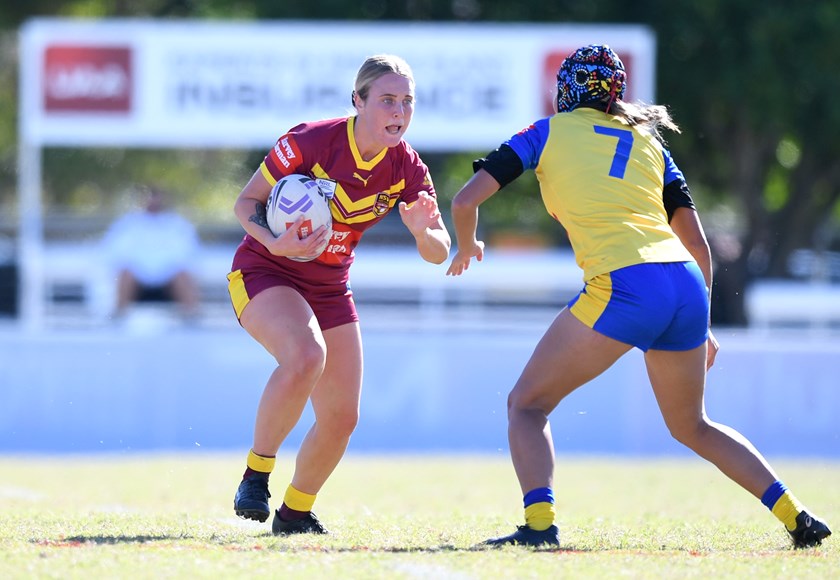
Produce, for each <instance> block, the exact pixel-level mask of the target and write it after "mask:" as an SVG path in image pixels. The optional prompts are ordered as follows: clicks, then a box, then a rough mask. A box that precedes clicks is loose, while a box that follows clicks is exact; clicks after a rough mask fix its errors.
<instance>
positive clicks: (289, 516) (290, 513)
mask: <svg viewBox="0 0 840 580" xmlns="http://www.w3.org/2000/svg"><path fill="white" fill-rule="evenodd" d="M308 515H309V512H299V511H298V510H293V509H292V508H290V507H289V506H287V505H286V502H283V505H281V506H280V519H281V520H283V521H285V522H291V521H293V520H302V519H303V518H305V517H306V516H308Z"/></svg>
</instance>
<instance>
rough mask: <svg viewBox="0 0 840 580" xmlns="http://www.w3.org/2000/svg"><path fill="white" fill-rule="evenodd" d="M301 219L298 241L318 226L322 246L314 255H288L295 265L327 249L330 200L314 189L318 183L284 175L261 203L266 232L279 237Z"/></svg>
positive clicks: (295, 175)
mask: <svg viewBox="0 0 840 580" xmlns="http://www.w3.org/2000/svg"><path fill="white" fill-rule="evenodd" d="M300 216H303V217H304V220H303V224H301V226H300V230H298V235H299V236H300V238H301V239H303V238H305V237H307V236H309V235H310V234H311V233H312V232H314V231H315V230H317V229H318V228H319V227H321V226H326V228H327V237H326V238H325V239H324V243H323V247H321V248H320V249H319V250H318V253H317V254H315V255H314V256H305V257H303V256H294V257H293V256H288V258H289V259H290V260H295V261H296V262H309V261H311V260H314V259H315V258H317V257H318V256H320V255H321V252H323V251H324V250H325V249H326V248H327V244H328V243H329V241H330V237H331V236H332V214H331V213H330V201H329V199H327V197H326V196H325V195H324V192H322V191H321V189H320V188H319V187H318V183H317V182H316V181H315V180H314V179H312V178H311V177H309V176H307V175H300V174H297V173H293V174H291V175H287V176H286V177H284V178H283V179H281V180H280V181H278V182H277V184H276V185H275V186H274V187H272V188H271V193H270V194H269V195H268V201H266V204H265V217H266V221H267V222H268V229H270V230H271V233H272V234H274V235H275V236H280V235H281V234H283V233H284V232H285V231H286V230H287V229H289V228H290V227H291V226H292V224H294V223H295V220H297V219H298V217H300Z"/></svg>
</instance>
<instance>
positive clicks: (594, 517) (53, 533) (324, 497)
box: [0, 454, 840, 580]
mask: <svg viewBox="0 0 840 580" xmlns="http://www.w3.org/2000/svg"><path fill="white" fill-rule="evenodd" d="M243 462H244V455H243V454H234V455H207V454H201V455H196V454H185V456H184V457H178V456H175V455H168V456H143V455H127V456H84V457H66V456H65V457H46V458H45V457H35V456H33V457H7V458H0V473H2V474H3V475H2V479H0V578H50V577H54V578H82V577H85V578H160V577H164V578H211V577H212V578H246V577H247V578H252V577H254V576H257V575H261V576H264V575H267V576H269V577H278V578H280V577H283V578H434V579H438V580H439V579H444V578H488V579H489V578H546V577H558V576H570V577H575V578H580V577H590V578H603V577H616V576H622V577H639V578H654V577H656V578H663V577H665V578H686V577H698V578H699V577H715V578H745V577H750V576H755V577H756V578H777V577H778V578H796V577H816V578H831V577H837V574H838V573H837V570H840V547H838V542H840V537H837V536H835V537H832V538H829V539H828V540H827V541H826V542H825V544H824V546H823V547H821V548H819V549H816V550H806V551H795V550H792V549H791V548H790V543H789V540H788V538H787V535H786V533H785V532H784V530H783V529H782V527H781V525H780V524H779V523H778V522H777V521H776V520H775V518H774V517H773V516H772V515H771V514H770V513H769V512H768V511H767V510H766V509H765V508H764V507H763V506H762V505H761V504H760V503H759V502H758V501H757V500H755V499H754V498H752V496H750V495H749V494H747V493H746V492H744V491H743V490H741V489H740V488H738V487H737V486H736V485H735V484H733V483H731V482H729V481H728V480H727V479H726V478H724V476H722V475H721V474H720V473H719V472H717V471H716V470H715V469H714V468H713V467H712V466H710V465H708V464H706V463H704V462H702V461H700V460H679V461H677V460H645V461H642V460H631V459H615V458H601V459H584V458H560V460H559V461H558V466H557V486H556V487H557V496H558V514H559V515H558V525H559V526H560V530H561V543H562V546H561V549H560V550H554V551H552V550H532V549H522V548H505V549H501V550H484V549H479V548H477V547H476V545H477V544H478V543H480V542H481V541H483V540H484V539H486V538H488V537H492V536H498V535H502V534H507V533H510V532H511V531H513V529H514V528H515V526H516V525H517V524H519V523H521V518H522V508H521V497H520V494H519V490H518V486H517V483H516V480H515V477H514V474H513V469H512V467H511V466H510V462H509V459H508V458H507V456H505V455H499V456H492V457H491V456H428V457H427V456H377V457H371V456H359V455H350V456H348V457H347V458H345V460H344V461H343V462H342V464H341V465H340V466H339V468H338V470H337V471H336V472H335V474H334V475H333V477H332V478H331V479H330V481H329V482H328V483H327V485H326V486H325V488H324V489H323V490H322V492H321V493H320V494H319V497H318V501H317V503H316V512H317V513H318V515H319V517H320V519H321V520H322V521H323V522H324V523H325V525H326V526H327V527H328V528H329V529H330V530H331V533H330V534H329V535H327V536H312V535H307V536H298V537H291V538H277V537H274V536H273V535H271V532H270V524H269V523H268V522H267V523H265V524H259V523H256V522H250V521H244V520H240V519H238V518H236V517H235V516H234V515H233V511H232V498H233V492H234V491H235V488H236V485H237V484H238V480H239V477H240V475H241V472H242V470H243ZM292 463H293V461H292V459H291V458H289V457H283V458H281V459H280V461H278V467H277V469H276V470H275V474H274V475H273V476H272V487H271V489H272V493H273V494H274V497H273V505H274V507H276V506H278V505H279V503H280V499H281V497H282V494H283V490H284V488H285V486H286V484H287V483H288V479H289V472H290V469H291V466H292ZM775 466H776V468H777V469H778V471H779V472H780V474H781V475H782V477H783V478H784V479H785V481H786V482H787V484H788V486H789V487H791V488H792V489H793V490H794V491H795V492H796V493H797V495H798V496H799V497H800V499H802V500H803V501H804V502H805V503H806V504H807V505H809V506H811V507H812V508H813V509H814V510H817V512H818V513H820V514H821V515H823V516H824V517H825V518H827V519H828V521H829V522H835V523H836V522H837V521H840V493H838V492H840V463H825V462H823V463H814V462H804V461H803V462H781V463H778V462H777V464H776V465H775Z"/></svg>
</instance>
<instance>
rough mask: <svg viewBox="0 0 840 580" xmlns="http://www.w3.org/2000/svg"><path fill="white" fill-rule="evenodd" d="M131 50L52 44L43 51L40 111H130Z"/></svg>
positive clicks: (118, 47)
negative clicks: (42, 107)
mask: <svg viewBox="0 0 840 580" xmlns="http://www.w3.org/2000/svg"><path fill="white" fill-rule="evenodd" d="M132 82H133V81H132V70H131V49H130V48H129V47H123V46H82V45H53V46H48V47H47V48H46V51H45V54H44V95H43V97H44V110H45V111H46V112H48V113H52V112H81V113H96V112H108V113H127V112H129V111H130V110H131V93H132Z"/></svg>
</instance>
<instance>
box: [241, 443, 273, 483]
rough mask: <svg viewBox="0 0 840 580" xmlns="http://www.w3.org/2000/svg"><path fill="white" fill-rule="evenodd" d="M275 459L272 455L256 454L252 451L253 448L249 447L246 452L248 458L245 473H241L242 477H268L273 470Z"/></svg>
mask: <svg viewBox="0 0 840 580" xmlns="http://www.w3.org/2000/svg"><path fill="white" fill-rule="evenodd" d="M276 461H277V460H276V458H274V457H266V456H265V455H257V454H256V453H254V450H253V449H251V450H250V451H249V452H248V460H247V461H246V464H247V467H246V468H245V473H244V474H243V475H242V479H247V478H249V477H251V476H252V475H264V476H266V477H268V476H269V475H271V472H272V471H273V470H274V463H275V462H276Z"/></svg>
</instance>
